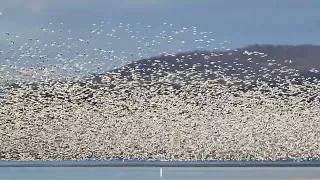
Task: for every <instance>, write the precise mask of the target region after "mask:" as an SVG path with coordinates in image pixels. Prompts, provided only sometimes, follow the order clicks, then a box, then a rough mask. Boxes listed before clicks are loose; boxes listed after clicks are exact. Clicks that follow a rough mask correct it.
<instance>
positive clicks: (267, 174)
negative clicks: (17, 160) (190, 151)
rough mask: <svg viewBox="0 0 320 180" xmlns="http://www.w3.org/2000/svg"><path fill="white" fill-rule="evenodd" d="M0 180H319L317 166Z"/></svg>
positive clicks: (5, 177)
mask: <svg viewBox="0 0 320 180" xmlns="http://www.w3.org/2000/svg"><path fill="white" fill-rule="evenodd" d="M0 179H1V180H88V179H90V180H96V179H98V180H100V179H101V180H102V179H103V180H106V179H110V180H152V179H161V180H194V179H201V180H234V179H243V180H244V179H246V180H249V179H251V180H271V179H272V180H292V179H301V180H302V179H305V180H307V179H310V180H311V179H312V180H320V168H319V167H290V168H288V167H281V168H278V167H231V168H230V167H212V168H202V167H201V168H191V167H189V168H179V167H174V168H173V167H167V168H163V177H162V178H160V168H158V167H121V168H120V167H2V168H0Z"/></svg>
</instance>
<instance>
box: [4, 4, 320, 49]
mask: <svg viewBox="0 0 320 180" xmlns="http://www.w3.org/2000/svg"><path fill="white" fill-rule="evenodd" d="M319 9H320V1H319V0H304V1H302V0H0V12H2V13H3V14H2V16H0V41H1V42H2V43H0V48H1V46H3V45H4V44H5V45H7V44H6V43H7V42H5V40H6V38H7V37H6V36H5V35H4V33H5V32H11V33H16V34H18V35H19V36H20V39H23V38H24V41H25V39H27V38H28V37H34V38H35V37H37V36H38V34H39V31H36V30H35V28H41V27H45V28H55V29H62V30H64V32H66V30H69V29H72V33H71V34H72V35H73V36H74V37H81V36H86V35H89V34H90V29H92V24H93V23H97V24H99V23H100V22H101V21H105V22H108V21H111V23H114V24H115V25H116V24H118V23H120V22H122V23H124V24H131V28H132V27H133V28H135V24H136V23H137V22H141V24H142V25H141V26H140V27H139V28H138V27H137V29H138V30H140V31H144V30H145V31H144V32H143V33H141V34H142V35H141V36H144V35H145V36H154V35H155V33H154V32H157V33H158V32H161V31H162V30H163V29H164V26H163V23H164V22H167V23H172V24H173V25H174V28H177V29H179V28H181V27H183V26H187V27H190V26H196V27H197V29H198V31H207V32H209V31H211V32H212V38H214V39H216V40H217V41H216V42H221V41H223V40H228V41H230V44H228V48H238V47H243V46H246V45H250V44H317V45H320V35H319V32H320V13H319ZM49 22H52V23H53V24H52V25H50V26H49V25H48V23H49ZM60 22H63V23H64V24H63V25H60ZM147 25H152V29H151V30H150V29H148V27H147ZM88 32H89V33H88ZM65 36H67V35H66V34H65ZM119 36H124V35H121V33H120V34H119ZM47 38H52V40H53V41H57V38H58V37H54V36H50V37H47ZM181 38H182V37H181ZM189 38H190V37H189V36H184V37H183V40H186V41H187V40H188V39H189ZM123 39H125V40H124V41H121V42H120V41H119V42H118V44H116V43H115V44H114V45H113V47H112V48H114V49H116V51H117V53H118V54H119V53H120V52H121V51H125V52H134V51H136V46H137V45H136V44H134V42H130V41H129V39H130V38H128V37H126V38H125V37H124V38H123ZM16 41H17V43H20V44H21V43H22V42H23V41H22V40H21V42H19V41H18V40H16ZM92 41H95V45H97V46H99V47H102V48H106V49H108V45H107V43H106V41H107V40H106V39H102V38H101V39H100V38H97V39H95V40H92ZM3 42H4V43H3ZM77 43H78V44H79V46H81V45H80V43H79V42H77ZM217 44H219V43H217ZM214 46H215V45H213V46H212V47H210V48H212V49H210V48H209V50H213V47H214ZM81 48H82V49H83V48H84V47H79V48H78V49H79V50H80V51H81ZM175 48H176V47H175ZM188 48H190V49H194V48H196V45H195V44H191V45H190V44H189V46H188ZM188 48H186V49H188ZM172 49H174V48H173V47H170V46H167V45H163V46H162V47H158V49H157V50H158V51H160V52H163V51H170V50H172ZM172 51H176V50H172ZM158 53H159V52H158ZM149 55H154V54H152V53H150V54H149Z"/></svg>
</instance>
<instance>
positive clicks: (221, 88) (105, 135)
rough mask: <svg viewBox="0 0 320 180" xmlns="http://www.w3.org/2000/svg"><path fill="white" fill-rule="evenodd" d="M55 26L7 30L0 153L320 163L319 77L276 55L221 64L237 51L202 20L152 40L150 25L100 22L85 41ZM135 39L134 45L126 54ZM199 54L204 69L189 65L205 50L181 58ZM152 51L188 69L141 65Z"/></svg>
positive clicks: (2, 156) (0, 66)
mask: <svg viewBox="0 0 320 180" xmlns="http://www.w3.org/2000/svg"><path fill="white" fill-rule="evenodd" d="M51 25H52V23H50V24H49V27H48V28H38V29H37V30H35V31H37V35H36V36H34V37H30V38H27V39H26V40H23V38H22V37H19V35H18V34H15V33H14V32H7V33H5V36H6V38H7V42H6V43H7V44H5V45H3V44H2V45H0V47H2V49H0V59H1V62H0V75H1V76H0V80H1V85H0V88H1V89H0V90H1V97H0V160H81V159H143V160H145V159H158V160H179V161H180V160H183V161H189V160H280V159H297V160H314V159H319V158H320V84H319V80H318V79H316V78H309V79H307V78H305V79H301V77H300V76H299V72H298V71H297V70H295V69H288V68H286V67H287V66H286V64H281V63H278V62H277V60H268V62H266V63H265V64H266V67H264V65H263V63H262V62H257V61H255V59H254V57H253V58H251V57H248V58H247V61H248V63H249V64H248V65H244V64H241V63H240V62H238V59H235V60H234V62H219V61H213V60H212V57H216V56H219V53H223V52H228V54H229V55H231V54H232V52H236V51H237V50H231V49H228V48H227V47H226V46H227V45H228V44H229V42H228V41H221V42H217V40H215V38H213V35H214V33H212V32H199V31H198V30H197V28H196V27H193V26H191V27H181V28H180V27H179V28H175V27H174V25H172V24H170V23H163V27H164V30H163V31H161V32H160V33H158V34H155V35H154V36H153V33H155V31H152V30H151V29H152V28H153V27H152V26H151V25H149V26H148V25H147V26H146V27H144V28H141V26H143V25H141V24H140V23H136V24H134V25H130V24H125V23H119V24H116V25H113V24H112V23H110V22H101V23H99V24H93V25H92V27H93V28H92V30H90V31H89V33H88V34H87V35H83V36H79V35H78V33H77V32H73V30H67V29H66V28H65V27H63V25H64V24H63V23H61V24H60V26H61V29H57V26H55V27H51ZM50 27H51V28H50ZM139 28H141V29H140V30H139ZM146 29H147V30H148V29H149V30H151V32H148V33H147V32H146V33H145V34H144V33H143V32H142V31H143V30H146ZM146 34H147V35H146ZM125 37H128V38H127V39H126V38H125ZM104 38H105V39H104ZM192 38H193V39H192ZM124 43H125V44H126V46H124V47H121V46H123V45H124ZM215 44H216V45H218V46H219V48H213V47H212V46H213V45H215ZM130 45H133V46H134V48H133V49H134V51H132V52H125V50H127V49H129V48H128V47H129V46H130ZM94 46H97V47H94ZM113 47H114V48H113ZM166 48H168V50H167V49H166ZM195 49H197V50H200V51H204V50H206V49H210V50H214V53H202V54H201V52H199V54H197V55H199V56H200V57H201V58H202V59H203V62H207V63H208V64H205V65H204V67H207V68H206V69H205V70H204V71H197V63H195V64H191V65H190V64H188V63H187V62H186V61H187V60H190V59H192V58H193V56H194V55H195V54H196V53H194V52H193V53H192V54H193V56H191V55H190V56H189V55H186V56H181V55H180V56H177V55H176V54H174V53H175V52H187V51H189V52H191V51H192V50H195ZM161 50H164V51H165V52H161ZM170 51H171V52H170ZM159 52H161V53H159ZM157 53H159V54H157ZM241 53H242V54H244V55H248V56H249V55H252V54H254V55H256V56H260V57H267V56H268V55H267V54H265V53H263V52H248V51H243V52H241ZM155 55H164V56H168V57H169V56H170V57H176V59H175V60H176V62H179V67H178V68H176V69H175V70H170V68H172V67H173V66H174V65H175V64H174V63H172V62H171V63H168V62H166V63H164V62H161V61H160V60H158V61H157V60H155V61H154V62H152V63H151V64H152V65H153V66H150V67H147V69H141V68H144V67H143V66H140V65H139V64H137V63H136V66H135V67H133V66H134V65H135V63H134V62H131V61H136V60H139V59H148V58H149V57H150V56H155ZM197 60H198V59H197ZM259 63H260V64H259ZM285 63H292V61H291V60H286V61H285ZM128 64H131V65H130V66H129V65H128ZM250 64H253V65H255V66H259V68H258V71H257V72H256V71H254V68H252V66H250ZM270 66H276V67H277V68H274V69H273V70H269V69H268V68H269V67H270ZM116 68H118V71H113V69H116ZM232 70H234V71H236V70H238V71H239V72H240V73H242V74H243V75H244V76H241V77H242V78H241V77H240V76H238V75H237V73H234V74H232V73H230V71H232ZM124 71H125V72H126V73H127V75H124ZM146 72H148V73H146ZM226 72H228V73H226ZM312 72H315V73H318V72H319V71H318V70H316V69H312ZM259 73H260V74H259ZM277 73H280V74H281V73H283V74H286V76H280V75H279V76H277V75H276V74H277ZM258 75H262V76H261V78H258V79H257V78H255V77H257V76H258ZM206 76H210V77H214V78H205V77H206ZM262 77H265V78H267V80H268V81H270V80H275V82H276V85H273V86H271V85H270V84H269V83H268V82H267V81H265V80H264V79H263V78H262ZM272 78H275V79H272ZM299 78H300V80H301V81H300V83H295V81H296V80H297V79H299ZM279 79H281V80H279ZM253 83H254V84H255V86H254V87H253V88H250V89H247V90H245V91H244V90H243V89H241V88H239V86H244V85H251V84H253Z"/></svg>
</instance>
